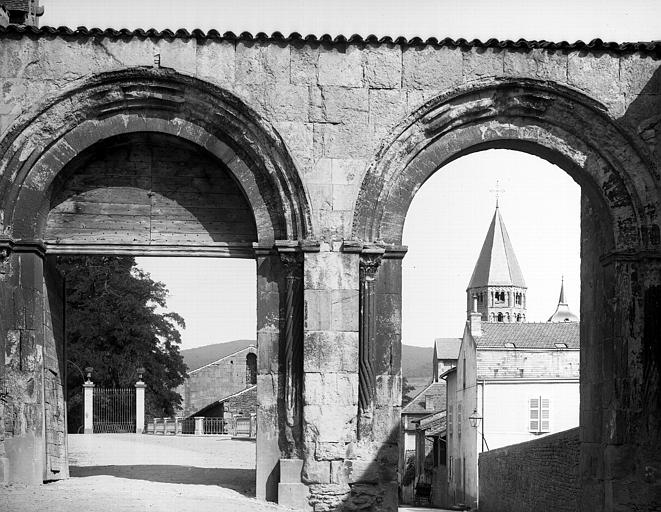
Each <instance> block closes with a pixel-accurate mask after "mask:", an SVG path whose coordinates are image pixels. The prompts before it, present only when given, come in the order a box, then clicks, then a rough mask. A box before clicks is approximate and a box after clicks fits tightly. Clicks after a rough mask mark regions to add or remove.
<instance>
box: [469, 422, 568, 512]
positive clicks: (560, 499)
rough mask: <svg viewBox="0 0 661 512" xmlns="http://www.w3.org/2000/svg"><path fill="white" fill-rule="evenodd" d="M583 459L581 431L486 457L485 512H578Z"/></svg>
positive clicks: (483, 456)
mask: <svg viewBox="0 0 661 512" xmlns="http://www.w3.org/2000/svg"><path fill="white" fill-rule="evenodd" d="M579 461H580V441H579V429H578V428H574V429H571V430H565V431H564V432H559V433H557V434H551V435H548V436H544V437H542V438H540V439H536V440H534V441H528V442H526V443H521V444H515V445H511V446H505V447H503V448H498V449H496V450H491V451H488V452H483V453H481V454H480V461H479V482H480V512H530V511H531V510H553V511H557V512H576V511H577V510H579V508H578V502H579V495H580V473H579Z"/></svg>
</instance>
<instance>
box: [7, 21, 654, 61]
mask: <svg viewBox="0 0 661 512" xmlns="http://www.w3.org/2000/svg"><path fill="white" fill-rule="evenodd" d="M2 34H32V35H60V36H74V37H115V38H116V37H139V38H145V37H156V38H166V39H172V38H181V39H189V38H196V39H225V40H229V41H236V40H247V41H267V40H268V41H307V42H311V43H316V42H322V43H328V44H346V43H370V44H375V43H394V44H400V45H410V46H422V45H435V46H449V47H463V48H468V47H476V48H514V49H523V50H527V49H533V48H543V49H548V50H582V51H612V52H620V53H635V52H643V53H653V54H656V55H658V56H661V41H643V42H625V43H616V42H604V41H602V40H601V39H593V40H591V41H589V42H587V43H586V42H584V41H581V40H578V41H575V42H573V43H569V42H567V41H560V42H552V41H544V40H540V41H536V40H526V39H518V40H516V41H513V40H511V39H506V40H499V39H493V38H491V39H487V40H486V41H482V40H480V39H471V40H470V41H469V40H467V39H463V38H459V39H452V38H449V37H446V38H444V39H438V38H436V37H428V38H426V39H422V38H420V37H412V38H405V37H403V36H397V37H391V36H381V37H379V36H376V35H374V34H370V35H368V36H361V35H359V34H354V35H352V36H350V37H346V36H344V35H337V36H331V35H329V34H323V35H321V36H317V35H314V34H308V35H306V36H303V35H301V34H299V33H298V32H292V33H291V34H289V35H288V36H285V35H283V34H282V33H280V32H273V33H271V34H270V35H269V34H266V33H264V32H258V33H257V34H255V35H253V34H251V33H250V32H241V34H239V35H236V34H235V33H234V32H224V33H222V34H221V33H220V32H219V31H218V30H215V29H211V30H208V31H206V32H205V31H204V30H201V29H199V28H198V29H194V30H192V31H188V30H187V29H178V30H170V29H165V30H156V29H154V28H151V29H148V30H144V29H141V28H138V29H134V30H130V29H127V28H122V29H114V28H106V29H100V28H87V27H78V28H76V29H71V28H69V27H49V26H43V27H33V26H21V25H9V26H7V27H3V28H0V36H1V35H2Z"/></svg>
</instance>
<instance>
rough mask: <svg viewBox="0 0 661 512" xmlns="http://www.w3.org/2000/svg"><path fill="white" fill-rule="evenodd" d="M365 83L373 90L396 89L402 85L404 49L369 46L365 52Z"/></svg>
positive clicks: (392, 46)
mask: <svg viewBox="0 0 661 512" xmlns="http://www.w3.org/2000/svg"><path fill="white" fill-rule="evenodd" d="M364 55H365V56H364V60H365V64H364V65H365V82H366V84H367V85H368V86H369V87H370V88H372V89H396V88H399V87H401V85H402V49H401V48H400V47H399V46H395V45H388V46H385V45H384V46H368V47H367V48H366V49H365V51H364Z"/></svg>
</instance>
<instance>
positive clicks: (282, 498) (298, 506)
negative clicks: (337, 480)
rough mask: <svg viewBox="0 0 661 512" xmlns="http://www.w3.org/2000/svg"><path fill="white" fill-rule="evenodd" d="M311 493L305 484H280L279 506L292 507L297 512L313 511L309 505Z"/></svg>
mask: <svg viewBox="0 0 661 512" xmlns="http://www.w3.org/2000/svg"><path fill="white" fill-rule="evenodd" d="M309 494H310V491H309V490H308V486H307V485H305V484H301V483H298V484H287V483H279V484H278V505H282V506H285V507H290V508H292V509H295V510H301V511H311V510H312V507H310V504H309V503H308V497H309Z"/></svg>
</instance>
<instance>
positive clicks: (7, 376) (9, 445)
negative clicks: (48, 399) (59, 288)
mask: <svg viewBox="0 0 661 512" xmlns="http://www.w3.org/2000/svg"><path fill="white" fill-rule="evenodd" d="M44 255H45V253H44V249H43V246H42V245H41V244H39V243H38V242H18V241H13V240H2V241H0V311H2V315H1V319H0V349H2V354H3V355H4V365H3V366H2V367H1V368H0V371H1V373H0V394H1V395H0V396H1V397H2V400H0V417H1V418H2V420H3V421H2V422H0V439H3V441H2V442H0V461H2V464H0V467H4V470H5V474H4V475H3V479H4V480H5V481H6V482H17V483H24V484H39V483H41V482H42V481H43V480H44V475H45V461H46V444H45V432H44V397H43V365H44V361H43V348H44V347H43V340H44V310H43V289H44V266H43V263H44V261H43V258H44Z"/></svg>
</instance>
